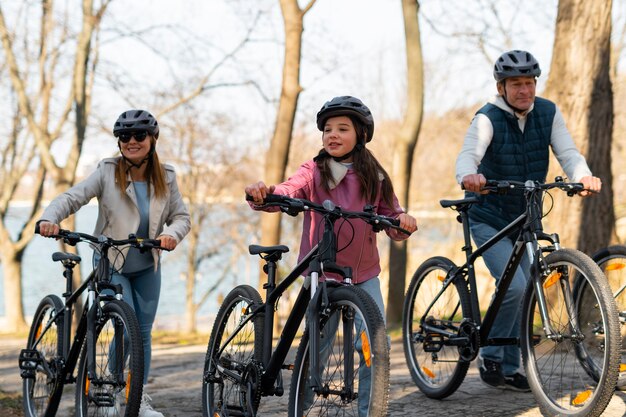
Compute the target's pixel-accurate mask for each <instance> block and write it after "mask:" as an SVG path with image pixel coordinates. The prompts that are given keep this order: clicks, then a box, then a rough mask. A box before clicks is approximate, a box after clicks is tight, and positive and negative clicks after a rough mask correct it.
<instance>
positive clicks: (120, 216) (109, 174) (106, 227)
mask: <svg viewBox="0 0 626 417" xmlns="http://www.w3.org/2000/svg"><path fill="white" fill-rule="evenodd" d="M119 160H120V158H119V157H118V158H107V159H103V160H102V161H100V163H98V167H97V168H96V170H95V171H94V172H93V174H91V175H90V176H89V177H88V178H86V179H85V180H83V181H81V182H80V183H78V184H76V185H75V186H73V187H72V188H70V189H69V190H67V191H66V192H64V193H63V194H61V195H59V196H58V197H56V198H55V199H54V200H52V202H50V204H49V205H48V207H47V208H46V209H45V210H44V212H43V215H42V216H41V220H45V221H48V222H51V223H55V224H59V223H60V222H61V221H62V220H64V219H65V218H67V217H68V216H70V215H71V214H74V213H75V212H76V211H78V209H80V208H81V207H82V206H84V205H85V204H87V203H88V202H89V201H90V200H91V199H92V198H93V197H96V198H97V199H98V220H97V221H96V228H95V230H94V235H96V236H99V235H105V236H107V237H110V238H113V239H127V238H128V234H129V233H135V232H136V231H137V228H138V227H139V209H138V205H137V197H136V196H135V189H134V187H133V185H132V182H129V185H128V187H126V192H125V194H122V193H121V192H120V190H119V187H118V186H117V184H116V181H115V169H116V168H117V164H118V161H119ZM163 167H164V168H165V176H166V181H167V185H168V189H167V195H166V197H165V198H161V199H157V198H156V197H155V196H154V194H152V195H151V196H150V225H149V236H148V237H149V238H150V239H155V238H157V237H158V236H160V235H162V234H164V235H169V236H172V237H174V238H175V239H176V240H177V241H178V242H180V241H181V240H182V239H183V238H184V237H185V235H187V233H189V229H190V228H191V221H190V216H189V211H188V210H187V207H186V206H185V203H184V202H183V199H182V196H181V195H180V192H179V191H178V184H177V183H176V173H175V172H174V168H172V167H171V166H169V165H163ZM122 253H123V255H124V257H125V256H126V254H127V253H128V247H125V248H123V249H122ZM152 256H153V257H154V263H155V266H156V265H157V264H158V261H159V251H157V250H153V251H152ZM120 258H121V257H120V256H116V254H115V253H110V256H109V259H110V260H111V262H115V263H116V264H115V268H117V269H119V268H121V267H122V262H123V261H122V259H120Z"/></svg>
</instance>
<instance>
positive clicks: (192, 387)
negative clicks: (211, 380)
mask: <svg viewBox="0 0 626 417" xmlns="http://www.w3.org/2000/svg"><path fill="white" fill-rule="evenodd" d="M22 343H23V341H17V340H6V339H0V388H2V390H4V391H9V392H12V391H15V392H19V391H21V380H20V377H19V372H18V369H17V354H18V352H19V349H20V348H21V344H22ZM205 350H206V347H205V346H200V345H194V346H166V345H156V346H154V347H153V360H152V371H151V375H150V381H149V384H148V386H147V392H148V394H149V395H150V396H151V397H152V398H153V405H154V407H155V409H157V410H159V411H161V412H163V413H164V414H165V416H166V417H191V416H201V415H202V406H201V403H200V396H201V391H202V384H201V382H200V381H201V375H202V366H203V365H202V364H203V361H204V354H205ZM285 380H286V381H287V382H288V381H289V380H290V375H285ZM286 385H288V383H287V384H286ZM285 388H286V389H288V387H285ZM73 401H74V389H73V387H68V388H66V390H65V391H64V394H63V403H62V409H61V411H60V412H59V413H58V416H71V415H73V414H72V412H73ZM287 401H288V394H287V393H285V395H284V396H283V397H280V398H276V397H270V398H265V399H264V400H262V402H261V407H260V409H259V414H258V415H259V416H276V417H286V416H287V412H286V408H287ZM389 414H390V416H392V417H405V416H406V417H409V416H411V417H413V416H428V417H433V416H446V417H453V416H470V417H492V416H493V417H496V416H498V417H508V416H524V417H535V416H541V413H540V412H539V408H538V407H537V404H536V402H535V399H534V397H533V395H532V394H531V393H517V392H511V391H502V390H498V389H493V388H489V387H486V386H485V385H483V384H482V383H481V382H480V381H479V378H478V371H477V370H476V367H475V366H471V367H470V371H469V373H468V375H467V377H466V378H465V381H464V382H463V384H462V385H461V387H460V388H459V389H458V390H457V392H455V393H454V394H453V395H452V396H450V397H448V398H447V399H445V400H442V401H438V400H431V399H429V398H426V397H425V396H424V395H423V394H422V393H421V392H420V391H419V390H418V389H417V388H416V387H415V385H414V384H413V381H412V380H411V376H410V375H409V372H408V370H407V368H406V364H405V361H404V355H403V353H402V346H401V343H400V342H399V341H398V340H396V341H394V342H393V343H392V356H391V391H390V401H389ZM2 415H4V413H2V410H1V409H0V416H2ZM625 415H626V393H624V392H617V393H616V394H615V395H614V396H613V399H612V400H611V403H610V404H609V407H608V408H607V410H606V411H605V413H604V414H603V416H607V417H622V416H625Z"/></svg>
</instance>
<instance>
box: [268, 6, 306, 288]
mask: <svg viewBox="0 0 626 417" xmlns="http://www.w3.org/2000/svg"><path fill="white" fill-rule="evenodd" d="M314 4H315V0H309V1H308V3H307V4H306V5H305V6H304V7H303V8H300V6H299V5H298V1H297V0H280V7H281V10H282V15H283V23H284V25H285V59H284V63H283V78H282V86H281V93H280V100H279V103H278V112H277V114H276V124H275V127H274V134H273V136H272V140H271V143H270V147H269V149H268V151H267V154H266V158H265V181H266V182H267V183H268V184H278V183H280V182H282V181H283V179H284V177H285V169H286V167H287V160H288V156H289V146H290V145H291V135H292V130H293V122H294V119H295V115H296V107H297V104H298V97H299V95H300V92H301V91H302V86H301V85H300V58H301V47H302V31H303V28H304V24H303V20H304V15H305V14H306V13H307V12H308V11H309V10H310V9H311V7H313V5H314ZM261 233H262V237H261V244H263V245H276V244H278V241H279V239H280V216H279V215H278V214H276V213H262V214H261ZM260 274H261V276H260V279H259V286H260V285H261V282H262V280H263V276H262V273H260Z"/></svg>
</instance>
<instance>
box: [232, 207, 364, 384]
mask: <svg viewBox="0 0 626 417" xmlns="http://www.w3.org/2000/svg"><path fill="white" fill-rule="evenodd" d="M335 220H336V219H331V218H327V219H326V221H325V226H324V234H323V236H322V240H321V241H320V243H318V244H317V245H316V246H315V247H314V248H313V249H311V251H310V252H309V253H308V254H307V255H306V256H305V257H304V258H303V259H302V260H301V261H300V262H299V263H298V264H297V265H296V267H295V268H294V269H293V270H292V271H291V272H290V273H289V274H288V275H287V276H286V277H285V278H284V279H283V280H282V281H281V282H280V283H279V284H278V285H276V270H277V261H278V259H279V258H280V256H272V255H268V256H266V257H264V259H266V261H267V264H266V267H267V269H266V271H267V283H266V284H265V285H264V288H265V290H266V297H265V300H266V301H265V303H263V304H262V305H260V306H257V308H255V309H254V311H253V312H252V313H251V314H250V315H249V316H248V317H246V318H245V319H244V320H242V322H241V323H239V325H238V327H237V329H236V330H235V331H234V332H233V334H232V335H231V336H230V337H229V338H228V339H227V340H225V341H224V346H227V345H228V342H229V341H230V340H232V339H233V338H234V337H235V336H236V335H237V334H238V333H239V331H240V330H241V329H242V328H243V327H244V326H245V324H246V323H248V322H249V321H250V320H252V319H253V318H255V317H256V316H257V315H259V314H263V315H264V318H263V320H264V334H263V342H264V344H263V353H262V363H263V369H264V372H263V374H262V377H261V387H262V391H261V392H262V394H263V395H282V394H283V387H282V386H279V387H276V381H277V380H278V379H279V377H280V371H281V369H283V368H284V367H285V366H284V365H283V364H284V363H285V359H286V357H287V354H288V353H289V349H290V348H291V346H292V344H293V341H294V339H295V337H296V333H297V331H298V328H299V326H300V323H301V322H302V320H303V319H304V317H305V315H306V314H307V310H308V316H307V323H308V326H309V327H308V328H309V336H310V347H309V353H310V354H311V355H310V366H311V388H312V389H313V390H317V389H320V388H321V383H320V379H321V377H320V363H319V362H320V361H319V354H318V352H319V349H318V346H319V344H320V332H319V330H320V329H319V318H320V316H321V315H322V314H323V310H324V307H325V305H326V304H327V303H328V301H327V300H328V297H327V291H328V283H327V282H326V281H322V282H320V283H318V279H319V275H320V273H321V271H328V272H335V273H338V274H340V275H341V276H342V277H343V283H337V285H351V284H352V268H350V267H341V266H339V265H337V264H336V263H335V259H336V252H335V250H336V246H335V244H334V243H335V235H334V232H333V225H334V221H335ZM320 248H326V249H325V250H324V251H323V253H320ZM329 248H330V249H329ZM307 269H310V275H309V276H308V277H307V278H306V279H305V282H304V285H303V286H302V287H301V288H300V291H299V293H298V296H297V298H296V301H295V303H294V307H293V309H292V311H291V313H290V314H289V316H288V317H287V320H286V322H285V325H284V327H283V329H282V332H281V334H280V339H279V341H278V343H277V345H276V348H275V349H274V351H273V352H272V347H273V343H272V342H273V336H274V310H275V305H276V303H277V302H278V300H279V298H280V297H281V296H282V295H283V293H284V292H285V291H286V290H287V289H288V288H289V287H290V286H291V285H292V284H293V283H294V282H295V281H296V279H298V278H299V277H300V276H301V275H302V274H303V273H304V272H305V271H306V270H307ZM331 285H332V284H331ZM351 320H354V319H353V318H352V319H351ZM350 324H352V322H351V321H348V324H347V325H350ZM347 333H348V334H349V335H350V334H351V332H347ZM343 343H344V349H347V350H349V349H351V348H352V346H353V340H352V338H351V337H345V338H344V342H343ZM312 352H315V353H312ZM220 353H221V352H220ZM345 372H346V374H345V380H346V381H352V379H353V375H352V373H353V372H354V370H353V367H352V366H350V367H348V366H346V367H345ZM232 376H233V378H235V379H239V378H238V377H237V376H236V375H232Z"/></svg>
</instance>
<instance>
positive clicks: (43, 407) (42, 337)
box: [22, 295, 65, 417]
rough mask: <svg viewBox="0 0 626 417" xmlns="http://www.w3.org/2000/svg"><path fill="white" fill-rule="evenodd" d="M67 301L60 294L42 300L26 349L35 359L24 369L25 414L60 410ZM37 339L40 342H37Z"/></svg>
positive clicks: (50, 412) (30, 416)
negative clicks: (64, 303)
mask: <svg viewBox="0 0 626 417" xmlns="http://www.w3.org/2000/svg"><path fill="white" fill-rule="evenodd" d="M63 308H64V307H63V302H62V301H61V299H60V298H59V297H57V296H56V295H48V296H46V297H44V298H43V299H42V300H41V303H39V306H38V307H37V310H36V311H35V315H34V317H33V323H32V324H31V326H30V332H29V334H28V343H27V345H26V350H27V351H28V352H30V354H29V356H30V357H32V359H33V361H32V363H27V364H28V365H29V368H30V369H29V370H23V371H22V377H23V380H22V389H23V406H24V415H25V416H27V417H38V416H39V417H41V416H43V415H54V414H56V411H57V408H58V407H59V401H60V400H61V394H63V379H64V376H65V375H64V370H63V368H62V358H63V330H64V327H63V314H59V313H62V312H63ZM35 343H37V345H36V346H35Z"/></svg>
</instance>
